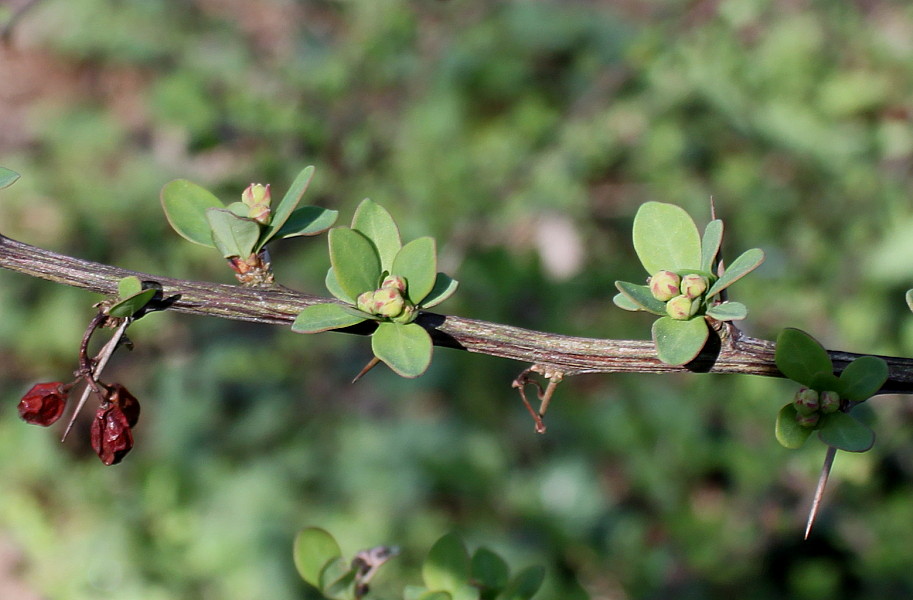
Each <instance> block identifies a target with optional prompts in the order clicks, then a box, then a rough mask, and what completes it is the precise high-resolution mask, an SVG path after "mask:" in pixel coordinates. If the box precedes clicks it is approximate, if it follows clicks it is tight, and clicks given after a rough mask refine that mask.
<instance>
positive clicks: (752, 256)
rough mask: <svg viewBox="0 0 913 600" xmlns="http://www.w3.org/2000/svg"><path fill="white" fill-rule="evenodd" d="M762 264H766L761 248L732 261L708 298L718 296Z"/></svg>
mask: <svg viewBox="0 0 913 600" xmlns="http://www.w3.org/2000/svg"><path fill="white" fill-rule="evenodd" d="M762 262H764V251H763V250H761V249H760V248H752V249H751V250H746V251H745V252H743V253H742V255H741V256H739V257H738V258H737V259H735V260H734V261H732V264H731V265H729V268H727V269H726V270H725V271H724V272H723V274H722V275H721V276H720V278H719V279H717V280H716V282H715V283H714V284H713V285H712V286H710V289H709V290H707V297H708V298H712V297H713V296H715V295H716V294H719V293H720V292H722V291H723V290H725V289H726V288H728V287H729V286H730V285H732V284H733V283H735V282H736V281H738V280H739V279H741V278H742V277H745V276H746V275H748V274H749V273H751V272H752V271H754V270H755V269H757V268H758V267H759V266H760V265H761V263H762Z"/></svg>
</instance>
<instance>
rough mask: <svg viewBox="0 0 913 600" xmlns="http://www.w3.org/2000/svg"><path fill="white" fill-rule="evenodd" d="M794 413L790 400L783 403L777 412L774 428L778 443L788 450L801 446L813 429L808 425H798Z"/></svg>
mask: <svg viewBox="0 0 913 600" xmlns="http://www.w3.org/2000/svg"><path fill="white" fill-rule="evenodd" d="M796 415H797V413H796V407H795V406H794V405H793V403H792V402H790V403H789V404H787V405H785V406H784V407H783V408H781V409H780V412H778V413H777V425H776V428H775V429H774V431H775V434H776V437H777V441H778V442H780V445H782V446H783V447H785V448H789V449H790V450H795V449H797V448H801V447H802V445H803V444H804V443H805V440H807V439H808V436H810V435H811V434H812V431H813V429H812V428H810V427H802V426H801V425H799V423H798V422H797V421H796Z"/></svg>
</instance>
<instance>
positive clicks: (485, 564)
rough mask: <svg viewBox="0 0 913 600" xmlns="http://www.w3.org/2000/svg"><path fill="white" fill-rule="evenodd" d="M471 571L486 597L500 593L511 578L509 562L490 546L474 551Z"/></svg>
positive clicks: (472, 576)
mask: <svg viewBox="0 0 913 600" xmlns="http://www.w3.org/2000/svg"><path fill="white" fill-rule="evenodd" d="M470 573H471V578H472V580H473V581H475V582H476V583H477V585H479V586H480V587H481V591H482V597H484V598H493V597H495V596H496V595H498V594H499V593H500V592H501V590H503V589H504V587H505V586H506V585H507V582H508V580H509V579H510V568H509V567H508V566H507V562H505V561H504V559H503V558H501V557H500V556H499V555H498V554H496V553H494V552H492V551H491V550H489V549H488V548H479V549H478V550H476V551H475V553H473V555H472V562H471V564H470Z"/></svg>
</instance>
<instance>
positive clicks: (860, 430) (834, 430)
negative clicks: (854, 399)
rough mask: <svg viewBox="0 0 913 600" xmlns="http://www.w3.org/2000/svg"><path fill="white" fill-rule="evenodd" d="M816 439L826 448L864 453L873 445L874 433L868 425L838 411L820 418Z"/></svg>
mask: <svg viewBox="0 0 913 600" xmlns="http://www.w3.org/2000/svg"><path fill="white" fill-rule="evenodd" d="M818 438H819V439H820V440H821V441H822V442H824V443H825V444H827V445H828V446H831V447H833V448H837V449H838V450H845V451H846V452H866V451H868V450H870V449H871V448H872V446H874V445H875V432H874V431H872V430H871V429H870V428H869V426H868V425H863V424H862V423H860V422H859V421H857V420H856V419H854V418H853V417H852V416H851V415H848V414H846V413H845V412H839V411H838V412H835V413H831V414H829V415H823V416H822V417H821V421H820V423H819V424H818Z"/></svg>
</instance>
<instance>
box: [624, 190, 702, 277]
mask: <svg viewBox="0 0 913 600" xmlns="http://www.w3.org/2000/svg"><path fill="white" fill-rule="evenodd" d="M634 250H635V251H636V252H637V257H638V258H640V262H641V263H642V264H643V266H644V268H645V269H646V270H647V273H649V274H650V275H653V274H654V273H656V272H657V271H662V270H664V269H666V270H669V271H680V270H682V269H699V268H700V266H701V237H700V234H699V233H698V231H697V226H696V225H695V224H694V221H693V220H692V219H691V217H690V216H689V215H688V213H687V212H685V210H684V209H683V208H681V207H679V206H675V205H674V204H665V203H663V202H647V203H646V204H644V205H642V206H641V207H640V209H639V210H638V211H637V215H636V216H635V217H634Z"/></svg>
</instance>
